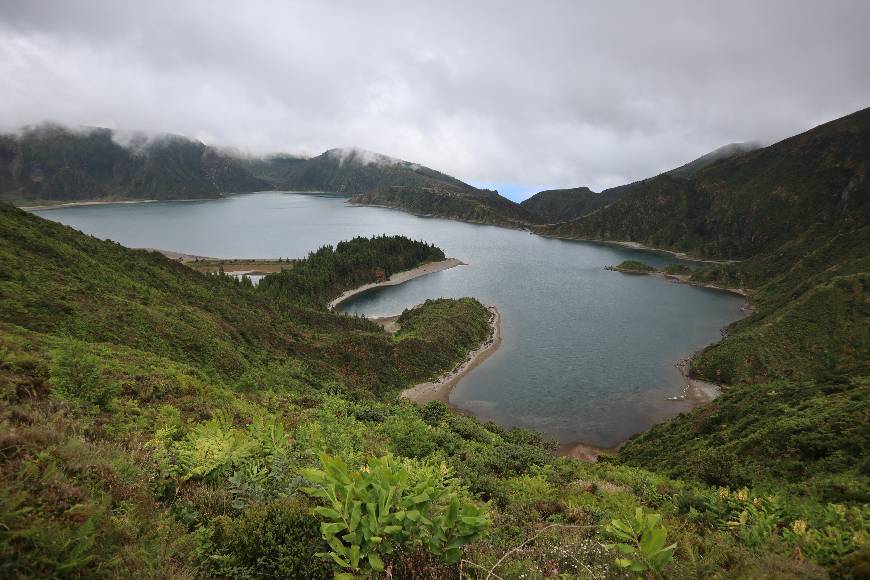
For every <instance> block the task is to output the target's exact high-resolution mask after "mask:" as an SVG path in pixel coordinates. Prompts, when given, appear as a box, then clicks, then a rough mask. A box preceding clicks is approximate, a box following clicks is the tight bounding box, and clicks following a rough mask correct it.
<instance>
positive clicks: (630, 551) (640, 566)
mask: <svg viewBox="0 0 870 580" xmlns="http://www.w3.org/2000/svg"><path fill="white" fill-rule="evenodd" d="M661 521H662V516H660V515H659V514H645V513H643V509H642V508H637V509H635V512H634V520H628V521H623V520H619V519H615V520H613V521H612V522H611V523H610V525H608V526H607V527H606V528H605V529H606V531H607V532H608V533H610V534H611V535H612V536H614V537H615V538H617V539H618V540H620V541H621V543H617V544H609V545H608V546H607V547H608V548H609V549H612V550H615V551H617V552H619V553H620V554H621V555H622V556H623V557H622V558H617V560H616V565H617V566H619V567H620V568H625V569H628V570H630V571H632V572H634V573H635V574H637V575H638V577H642V576H644V575H648V574H651V575H653V576H655V577H656V578H661V577H662V570H663V569H664V567H665V565H667V563H668V562H670V561H671V559H672V558H673V556H674V549H676V547H677V545H676V544H671V545H670V546H665V541H666V539H667V537H668V530H667V528H666V527H664V526H663V525H660V523H661ZM644 573H646V574H644Z"/></svg>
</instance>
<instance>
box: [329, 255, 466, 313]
mask: <svg viewBox="0 0 870 580" xmlns="http://www.w3.org/2000/svg"><path fill="white" fill-rule="evenodd" d="M466 265H467V264H466V263H465V262H463V261H462V260H458V259H456V258H447V259H445V260H441V261H440V262H428V263H426V264H423V265H422V266H417V267H416V268H412V269H410V270H403V271H402V272H396V273H395V274H393V275H392V276H390V277H389V279H388V280H384V281H383V282H372V283H371V284H363V285H362V286H357V287H356V288H353V289H351V290H347V291H345V292H342V294H341V295H340V296H339V297H338V298H335V299H334V300H332V301H331V302H330V303H329V309H330V310H335V309H336V307H338V306H339V305H340V304H341V303H342V302H345V301H347V300H349V299H350V298H352V297H354V296H356V295H357V294H361V293H363V292H368V291H369V290H372V289H374V288H381V287H384V286H398V285H399V284H404V283H405V282H409V281H411V280H413V279H415V278H419V277H421V276H426V275H427V274H434V273H435V272H443V271H444V270H449V269H450V268H455V267H456V266H466Z"/></svg>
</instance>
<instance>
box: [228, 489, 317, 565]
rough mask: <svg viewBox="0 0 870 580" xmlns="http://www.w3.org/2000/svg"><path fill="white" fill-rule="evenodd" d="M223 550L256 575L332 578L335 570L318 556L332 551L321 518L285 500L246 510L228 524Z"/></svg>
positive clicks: (295, 500)
mask: <svg viewBox="0 0 870 580" xmlns="http://www.w3.org/2000/svg"><path fill="white" fill-rule="evenodd" d="M222 539H223V542H222V543H223V547H224V549H225V550H226V551H227V552H228V553H229V554H230V556H231V557H232V559H233V560H235V562H236V563H237V564H239V565H241V566H244V567H246V568H248V570H250V571H251V572H252V573H253V575H256V576H263V577H269V578H329V577H331V576H332V566H331V565H330V563H329V562H328V561H326V560H324V559H322V558H315V557H314V554H315V553H316V552H323V551H325V550H327V549H328V548H329V547H328V546H327V545H326V544H325V543H324V542H323V540H322V538H321V537H320V527H319V525H318V521H317V518H316V517H315V516H313V515H311V513H310V512H309V509H308V506H307V505H306V504H305V503H304V502H302V501H300V500H298V499H288V498H282V499H278V500H276V501H273V502H270V503H266V504H260V505H256V506H253V507H251V508H250V509H248V510H246V511H245V512H244V514H243V515H242V516H241V517H240V518H237V519H235V520H229V521H227V522H225V523H224V528H223V538H222Z"/></svg>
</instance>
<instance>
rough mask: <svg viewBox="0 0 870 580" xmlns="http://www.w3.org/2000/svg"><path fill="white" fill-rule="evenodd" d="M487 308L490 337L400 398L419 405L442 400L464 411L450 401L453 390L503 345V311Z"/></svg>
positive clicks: (451, 406) (456, 409) (455, 408)
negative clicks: (459, 361) (435, 377)
mask: <svg viewBox="0 0 870 580" xmlns="http://www.w3.org/2000/svg"><path fill="white" fill-rule="evenodd" d="M487 309H489V311H490V313H491V317H490V320H489V324H490V335H489V338H487V339H486V340H485V341H484V342H483V343H482V344H481V345H480V346H479V347H477V348H476V349H475V350H473V351H471V352H470V353H469V354H468V356H467V357H466V359H465V360H464V361H462V362H461V363H459V364H458V365H457V366H455V367H454V368H453V369H452V370H450V371H448V372H447V373H445V374H443V375H441V376H440V377H438V378H437V379H436V380H434V381H429V382H425V383H419V384H417V385H414V386H413V387H410V388H408V389H405V390H404V391H402V393H401V394H400V395H399V397H400V398H402V399H407V400H409V401H413V402H414V403H416V404H418V405H425V404H426V403H429V402H431V401H441V402H442V403H444V404H445V405H447V406H449V407H450V408H451V409H453V410H455V411H459V412H462V413H464V412H463V411H462V410H460V409H458V408H457V407H456V406H455V405H453V404H452V403H451V402H450V393H451V391H453V389H454V388H455V387H456V385H457V384H459V381H460V380H462V378H463V377H464V376H465V375H467V374H468V373H469V372H471V371H472V370H473V369H475V368H477V367H478V366H480V365H481V364H482V363H483V362H484V361H485V360H486V359H488V358H489V357H490V356H492V354H493V353H495V351H497V350H498V348H499V346H501V313H500V312H499V311H498V308H496V307H495V306H487Z"/></svg>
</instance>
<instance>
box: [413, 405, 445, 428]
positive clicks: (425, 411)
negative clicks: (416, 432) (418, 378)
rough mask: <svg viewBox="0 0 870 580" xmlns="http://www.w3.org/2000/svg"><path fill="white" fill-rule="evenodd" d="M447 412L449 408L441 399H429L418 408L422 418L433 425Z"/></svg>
mask: <svg viewBox="0 0 870 580" xmlns="http://www.w3.org/2000/svg"><path fill="white" fill-rule="evenodd" d="M449 412H450V408H449V407H448V406H447V405H445V404H444V403H442V402H441V401H429V402H428V403H426V404H425V405H423V408H422V409H420V415H422V417H423V420H424V421H426V422H427V423H428V424H429V425H432V426H433V427H434V426H435V425H437V424H438V423H440V422H441V419H443V418H444V416H445V415H447V413H449Z"/></svg>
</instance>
